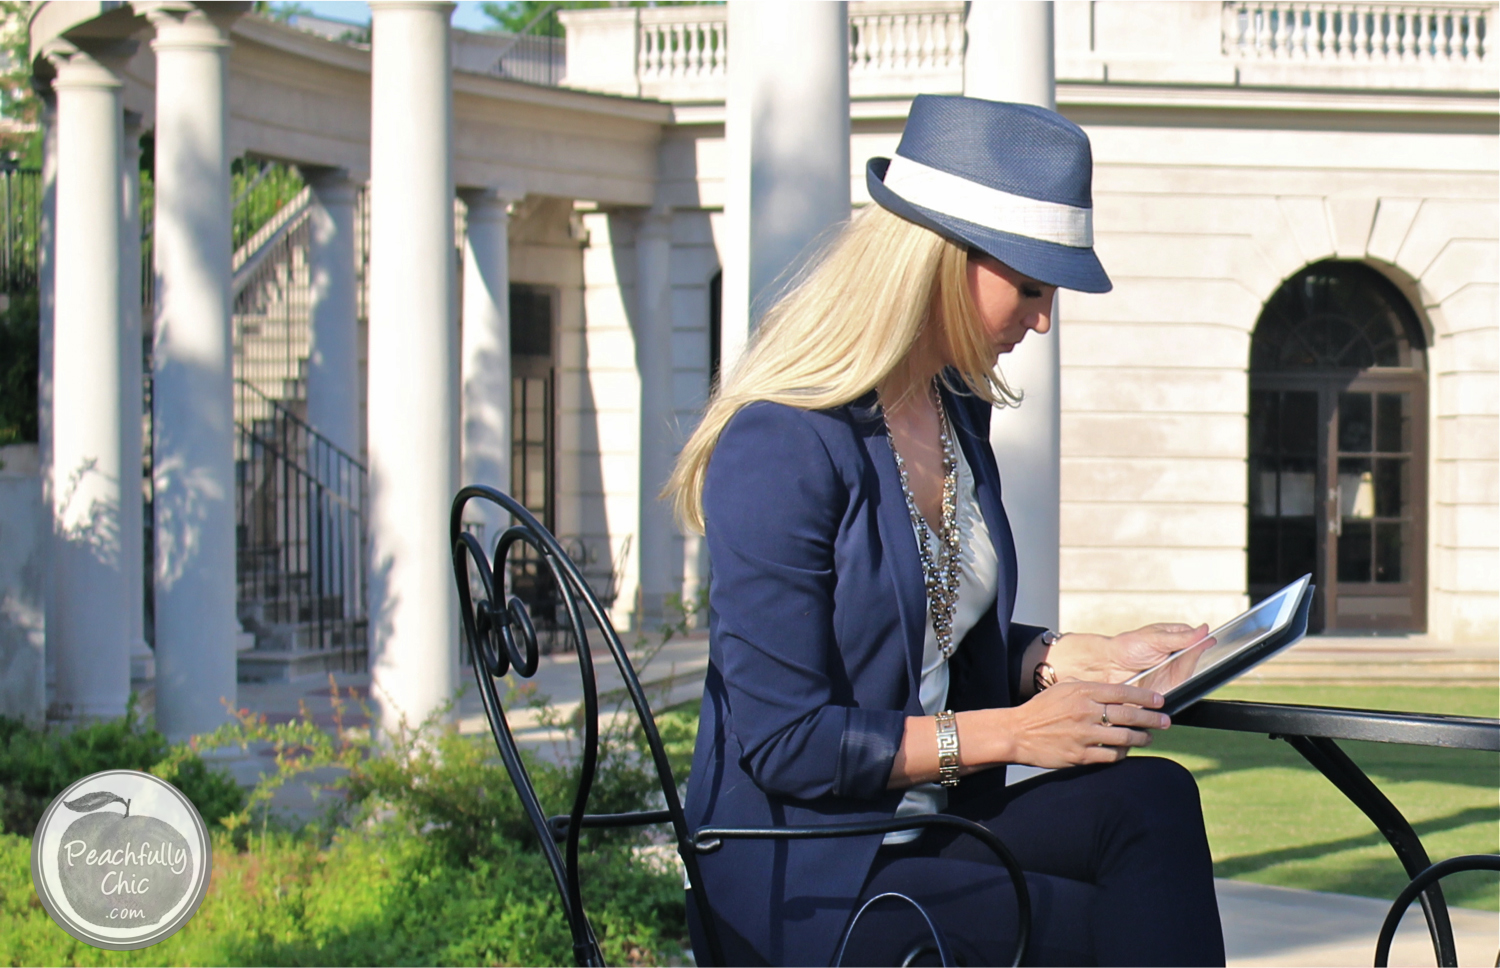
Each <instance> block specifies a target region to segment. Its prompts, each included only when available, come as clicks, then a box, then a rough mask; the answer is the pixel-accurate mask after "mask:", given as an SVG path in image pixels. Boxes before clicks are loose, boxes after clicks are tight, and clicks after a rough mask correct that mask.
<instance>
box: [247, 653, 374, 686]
mask: <svg viewBox="0 0 1500 968" xmlns="http://www.w3.org/2000/svg"><path fill="white" fill-rule="evenodd" d="M365 656H366V648H365V646H364V645H363V644H360V645H351V646H346V647H343V648H331V649H316V650H315V649H285V650H272V649H250V650H248V651H245V652H241V653H239V681H240V682H290V681H291V680H293V679H298V678H301V677H303V676H311V675H318V676H322V675H326V674H327V673H330V672H342V671H344V670H346V669H360V668H363V667H364V665H365Z"/></svg>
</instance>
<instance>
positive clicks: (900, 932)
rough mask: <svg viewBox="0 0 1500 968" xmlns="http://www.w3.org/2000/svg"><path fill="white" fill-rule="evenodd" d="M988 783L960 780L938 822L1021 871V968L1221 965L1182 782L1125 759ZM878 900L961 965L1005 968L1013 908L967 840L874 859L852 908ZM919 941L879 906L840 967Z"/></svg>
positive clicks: (1157, 763) (1194, 813)
mask: <svg viewBox="0 0 1500 968" xmlns="http://www.w3.org/2000/svg"><path fill="white" fill-rule="evenodd" d="M999 774H1000V771H998V770H997V771H995V773H994V774H977V775H975V776H973V777H969V778H967V779H965V780H964V782H963V783H962V784H961V785H960V786H959V787H958V788H957V790H955V792H954V795H953V796H952V798H951V800H950V803H949V807H948V810H947V812H948V813H951V814H955V815H958V816H962V817H967V818H969V819H971V820H975V821H978V822H980V823H982V824H984V825H985V826H986V827H988V828H990V829H991V830H993V831H994V832H995V833H996V834H998V835H999V836H1000V839H1001V840H1002V841H1004V843H1005V845H1006V846H1007V847H1009V848H1010V851H1011V853H1013V854H1014V855H1015V857H1016V859H1017V860H1018V861H1019V862H1020V864H1021V868H1022V869H1023V870H1025V871H1026V872H1027V875H1028V876H1027V878H1026V881H1027V885H1028V886H1029V887H1030V890H1031V897H1032V934H1031V946H1030V949H1029V950H1030V953H1029V955H1028V957H1027V959H1026V960H1027V963H1029V964H1035V965H1222V964H1224V936H1223V931H1222V929H1221V927H1220V924H1219V907H1218V901H1217V899H1216V898H1215V896H1214V885H1213V866H1212V863H1211V862H1210V858H1209V850H1208V839H1207V837H1206V836H1205V834H1204V831H1203V813H1202V809H1201V807H1200V805H1199V801H1198V788H1197V785H1196V784H1195V783H1194V782H1193V778H1192V775H1191V774H1189V773H1188V772H1187V770H1185V769H1183V768H1182V767H1180V766H1178V765H1177V764H1176V763H1174V762H1172V761H1171V760H1166V759H1161V758H1157V757H1130V758H1128V759H1126V760H1123V761H1121V762H1119V763H1114V764H1110V765H1108V766H1091V767H1078V768H1074V769H1070V770H1059V771H1057V772H1054V773H1049V774H1046V775H1043V776H1039V777H1035V778H1033V779H1031V780H1028V781H1026V782H1024V783H1018V784H1016V785H1015V786H1011V787H1006V786H1004V785H1003V784H1002V783H1001V782H1000V775H999ZM887 891H896V892H900V893H902V894H905V895H907V896H909V897H911V898H913V899H914V900H916V901H917V902H918V903H920V904H921V905H922V906H923V908H924V909H926V911H927V912H928V914H929V915H931V916H932V918H933V920H935V921H936V922H937V923H938V926H939V927H940V928H941V930H942V931H943V932H944V934H945V936H946V937H947V940H948V941H949V943H950V945H951V946H952V948H953V949H954V951H955V954H956V955H957V956H958V957H959V958H960V959H961V960H962V961H963V962H965V963H967V964H969V965H995V964H1008V963H1009V958H1010V956H1011V952H1012V951H1013V949H1014V945H1015V900H1014V897H1015V896H1014V893H1013V892H1012V891H1011V888H1010V879H1009V878H1008V877H1007V876H1006V875H1005V873H1004V869H1003V868H1001V867H999V861H998V860H996V859H995V856H994V854H992V853H990V851H989V850H988V848H986V847H985V846H984V845H983V844H981V843H979V842H978V841H977V840H975V839H974V838H973V837H969V836H966V835H963V834H959V833H956V832H953V831H940V830H931V831H927V832H925V833H923V835H922V837H921V838H920V839H918V840H917V841H915V842H913V843H911V844H907V845H903V846H900V847H883V848H881V850H880V852H879V853H878V854H877V855H876V860H875V864H874V866H873V867H872V868H871V870H870V875H869V878H868V880H867V881H866V885H865V889H864V892H863V897H867V898H868V897H874V896H876V895H878V894H882V893H885V892H887ZM929 937H930V934H929V933H928V932H927V929H926V926H925V925H924V924H923V922H922V921H921V919H920V916H919V915H917V914H916V913H915V912H914V911H912V910H911V909H910V908H909V907H907V906H904V905H900V904H898V903H896V902H891V901H881V902H879V904H878V905H877V906H876V907H875V908H872V909H871V910H870V912H869V913H868V914H867V915H866V917H865V918H864V919H863V920H862V921H861V922H860V924H859V926H858V928H857V929H856V931H855V932H854V934H853V935H852V937H851V939H850V943H849V948H848V950H847V952H846V953H845V957H844V964H846V965H880V964H885V965H889V964H899V963H900V961H901V959H902V957H903V956H904V955H905V954H906V953H907V952H909V951H911V950H912V949H913V948H914V947H916V946H917V945H919V944H921V943H922V941H923V940H924V939H927V938H929ZM918 963H923V962H918ZM925 963H929V964H936V963H937V962H936V960H935V958H932V959H925Z"/></svg>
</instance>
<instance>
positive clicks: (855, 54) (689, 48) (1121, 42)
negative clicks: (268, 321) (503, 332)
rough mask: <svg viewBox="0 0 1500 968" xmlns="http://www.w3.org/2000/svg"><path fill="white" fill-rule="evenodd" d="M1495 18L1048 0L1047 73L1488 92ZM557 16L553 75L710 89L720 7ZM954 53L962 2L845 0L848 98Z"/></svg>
mask: <svg viewBox="0 0 1500 968" xmlns="http://www.w3.org/2000/svg"><path fill="white" fill-rule="evenodd" d="M1497 16H1500V8H1497V6H1496V4H1494V3H1492V2H1487V0H1449V2H1447V3H1443V4H1412V3H1402V2H1380V0H1376V2H1368V0H1367V2H1363V3H1337V2H1306V0H1292V2H1287V0H1264V2H1258V0H1227V2H1214V0H1192V2H1162V0H1139V2H1134V3H1130V4H1103V5H1101V4H1091V3H1085V2H1069V0H1061V2H1059V3H1058V4H1057V8H1056V24H1057V26H1056V63H1057V77H1058V80H1059V81H1060V82H1062V83H1065V84H1066V83H1082V84H1089V83H1105V84H1108V83H1112V82H1124V83H1131V84H1141V83H1152V82H1156V83H1165V84H1180V83H1188V84H1211V85H1227V86H1242V85H1250V86H1274V87H1301V88H1312V89H1318V88H1327V89H1341V90H1347V89H1369V90H1382V89H1384V90H1396V89H1426V90H1458V91H1473V90H1492V89H1494V88H1495V87H1496V81H1495V77H1496V72H1495V62H1494V59H1493V58H1492V57H1491V56H1490V53H1489V33H1488V32H1489V29H1490V26H1491V24H1492V23H1493V21H1494V20H1495V19H1496V17H1497ZM561 17H562V19H563V20H564V21H565V23H566V25H567V45H568V57H567V63H568V74H567V77H565V78H564V80H563V83H564V84H565V85H568V86H572V87H578V88H584V89H588V90H596V91H604V92H607V93H612V94H626V95H631V96H636V97H648V98H655V99H658V100H663V101H670V102H676V103H684V102H687V103H692V102H698V103H712V102H721V101H722V100H723V98H724V90H725V82H726V77H727V74H728V62H729V29H728V23H727V20H726V11H725V8H724V6H722V5H713V6H709V5H704V6H680V7H646V8H628V9H620V8H614V9H608V10H571V11H565V12H563V13H562V14H561ZM963 64H964V5H963V3H961V2H957V0H930V2H922V0H855V2H851V3H850V4H849V93H850V96H851V97H853V98H855V99H856V100H860V99H880V98H905V97H911V96H913V95H915V94H920V93H955V94H956V93H959V92H960V91H962V90H963Z"/></svg>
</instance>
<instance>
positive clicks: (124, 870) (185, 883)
mask: <svg viewBox="0 0 1500 968" xmlns="http://www.w3.org/2000/svg"><path fill="white" fill-rule="evenodd" d="M116 804H118V805H120V806H123V807H124V808H125V809H124V812H123V813H120V812H116V811H115V810H106V809H105V808H106V807H110V806H114V805H116ZM62 805H63V806H64V807H67V808H68V809H69V810H72V811H74V812H75V813H82V814H84V815H85V816H82V817H79V818H78V819H77V820H75V821H73V822H72V823H71V824H69V825H68V828H67V829H66V830H65V831H64V832H63V835H62V840H61V845H60V846H59V848H58V854H57V867H58V873H59V875H60V880H61V882H62V889H63V893H64V894H65V895H66V896H67V898H68V902H69V903H70V904H71V905H72V906H73V910H74V911H75V912H77V914H78V916H79V917H80V918H82V919H83V920H85V921H88V922H90V923H91V924H95V925H98V926H100V927H109V928H123V927H145V926H148V925H152V924H156V923H157V922H159V921H160V920H161V919H162V918H163V917H164V916H166V915H167V914H168V913H169V912H170V911H171V910H172V909H173V908H174V907H175V906H176V905H177V902H178V901H180V900H182V898H183V896H184V895H186V894H187V892H188V889H189V888H190V887H192V885H193V877H194V873H195V871H194V867H193V852H192V851H191V850H189V849H188V842H187V838H185V837H183V835H182V834H180V833H178V832H177V830H176V829H174V828H173V827H172V826H171V825H169V824H167V823H165V822H164V821H161V820H158V819H157V818H155V817H142V816H131V815H130V801H129V800H127V799H125V798H124V797H121V796H119V795H118V794H115V793H110V792H109V791H107V790H99V791H96V792H93V793H87V794H84V795H83V796H81V797H79V798H78V799H76V800H67V801H64V802H63V804H62Z"/></svg>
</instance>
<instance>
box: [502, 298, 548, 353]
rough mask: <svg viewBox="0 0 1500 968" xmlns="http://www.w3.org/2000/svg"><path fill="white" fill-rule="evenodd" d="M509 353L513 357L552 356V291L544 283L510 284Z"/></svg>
mask: <svg viewBox="0 0 1500 968" xmlns="http://www.w3.org/2000/svg"><path fill="white" fill-rule="evenodd" d="M510 352H511V355H512V356H543V357H546V358H547V360H548V365H549V366H550V365H551V359H552V290H551V289H548V288H546V287H543V286H526V285H520V284H517V285H513V286H511V287H510Z"/></svg>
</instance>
